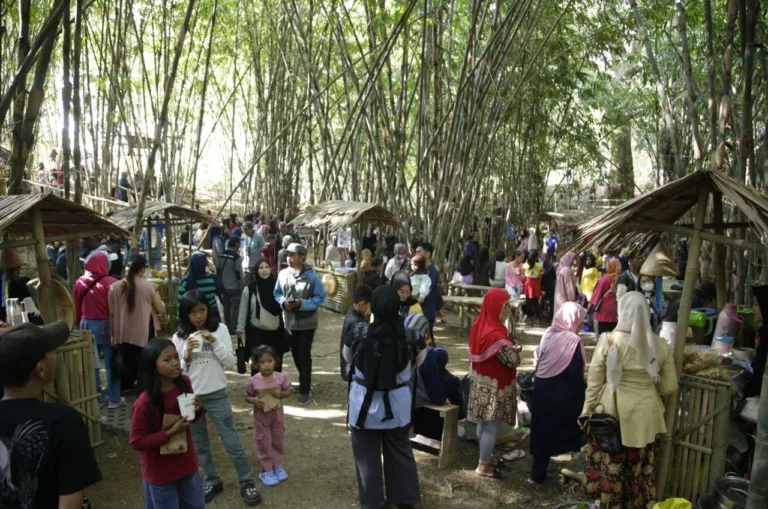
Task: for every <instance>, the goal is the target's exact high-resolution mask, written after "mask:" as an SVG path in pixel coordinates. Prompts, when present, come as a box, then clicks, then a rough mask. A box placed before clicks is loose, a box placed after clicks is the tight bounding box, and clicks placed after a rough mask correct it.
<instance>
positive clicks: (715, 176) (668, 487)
mask: <svg viewBox="0 0 768 509" xmlns="http://www.w3.org/2000/svg"><path fill="white" fill-rule="evenodd" d="M710 197H711V198H712V203H713V210H712V213H713V216H714V222H713V223H711V224H706V223H705V218H706V217H707V207H708V204H709V201H710ZM724 200H727V201H728V202H730V205H731V206H732V207H733V209H734V210H738V211H739V212H740V214H742V215H743V217H744V218H745V219H746V222H741V223H725V222H724V220H723V217H724V216H723V208H724ZM694 207H695V220H694V223H693V224H692V225H691V224H683V223H682V221H683V218H684V217H685V216H686V214H687V213H688V212H689V211H691V210H692V209H694ZM745 228H748V229H749V230H750V232H751V234H752V237H753V239H754V240H744V239H745V238H746V235H745V236H742V238H733V237H728V236H725V235H724V232H725V230H726V229H731V230H739V229H745ZM710 230H713V231H710ZM572 233H573V234H574V238H575V241H574V242H573V245H574V247H575V248H576V249H577V250H582V249H587V248H589V247H591V246H599V247H602V248H604V249H614V250H620V249H622V248H627V247H632V248H635V249H644V248H646V247H650V246H651V245H653V244H655V243H656V242H657V241H658V240H659V239H660V236H661V234H662V233H669V234H674V235H683V236H686V237H688V238H689V252H688V264H687V266H686V271H685V280H684V284H683V290H682V295H681V298H680V308H679V313H678V320H677V328H676V331H675V332H676V336H675V341H674V358H675V365H676V368H677V372H678V373H682V372H683V359H684V352H685V347H686V335H687V331H688V326H689V321H690V311H691V303H692V300H693V296H694V290H695V288H696V283H697V279H698V276H699V260H700V254H701V247H702V241H703V240H707V241H710V242H713V243H715V244H716V246H717V247H716V251H715V263H716V266H715V269H716V270H715V275H716V286H717V309H718V310H720V309H723V307H724V306H725V304H726V290H725V289H726V279H725V278H726V270H725V269H726V267H725V246H733V247H735V248H738V249H742V250H757V251H760V252H761V253H762V254H764V253H765V249H766V247H765V246H766V240H768V199H767V198H766V197H765V196H763V195H761V194H759V193H758V192H757V191H756V190H755V189H754V188H752V187H748V186H745V185H744V184H742V183H740V182H738V181H736V180H734V179H732V178H730V177H728V176H727V175H725V174H724V173H721V172H713V171H697V172H695V173H692V174H690V175H688V176H686V177H683V178H681V179H679V180H676V181H674V182H671V183H669V184H667V185H665V186H663V187H660V188H658V189H655V190H654V191H651V192H648V193H646V194H643V195H641V196H638V197H636V198H634V199H632V200H630V201H628V202H626V203H624V204H623V205H621V206H619V207H616V208H614V209H613V210H611V211H609V212H606V213H604V214H601V215H599V216H597V217H594V218H592V219H590V220H588V221H586V222H584V223H583V224H580V225H578V226H576V227H575V228H574V229H573V230H572ZM694 384H698V382H695V381H690V382H689V381H688V380H687V379H685V378H684V379H683V380H682V381H681V384H680V392H679V394H682V396H680V395H679V394H678V395H673V397H669V398H667V402H666V424H667V434H666V435H665V436H664V437H663V438H662V441H661V449H660V454H659V461H658V475H659V479H658V493H659V499H664V498H667V497H671V496H677V495H692V494H695V492H701V491H702V490H711V489H712V488H713V485H714V482H715V480H717V478H719V477H721V476H722V474H723V473H724V472H725V461H724V458H723V457H722V455H720V454H714V449H715V448H714V447H709V446H706V445H701V444H698V443H692V442H691V441H690V436H689V435H690V433H693V431H691V430H692V429H693V426H687V425H686V422H689V421H686V419H690V417H691V412H692V413H693V414H697V412H698V414H697V415H698V416H699V417H700V418H696V419H694V420H695V421H696V422H694V423H693V424H695V425H696V426H695V427H699V426H705V427H706V426H713V428H712V430H713V436H712V437H711V440H712V443H713V444H715V443H720V442H721V441H723V440H724V436H723V434H724V433H726V432H727V425H725V426H720V427H717V426H716V423H717V421H718V420H723V419H724V420H726V421H727V418H728V412H729V410H730V408H729V406H730V405H729V404H726V403H728V402H726V401H725V400H724V399H723V398H722V397H721V398H719V401H718V398H717V397H716V398H715V406H714V407H713V408H712V409H711V411H707V412H705V413H702V412H701V409H699V410H698V411H697V410H696V408H695V407H694V408H693V409H691V408H689V405H690V403H689V400H690V399H691V398H690V397H686V391H690V389H691V388H694V389H696V387H697V385H694ZM701 390H705V389H701ZM706 390H709V388H707V389H706ZM710 392H711V391H710ZM715 392H717V389H716V390H715ZM763 398H768V394H765V393H764V394H763ZM766 417H768V414H766ZM681 426H682V427H684V428H685V429H680V428H681ZM686 426H687V427H686ZM681 433H684V435H681ZM705 449H712V454H707V451H705ZM702 462H704V463H702ZM680 472H697V473H698V474H696V475H698V476H703V478H702V477H696V478H695V479H691V478H688V477H686V479H684V480H682V481H681V479H680V477H678V474H680ZM681 475H682V474H681ZM685 475H686V476H687V475H688V474H687V473H686V474H685ZM691 483H693V485H692V484H691ZM694 502H695V501H694Z"/></svg>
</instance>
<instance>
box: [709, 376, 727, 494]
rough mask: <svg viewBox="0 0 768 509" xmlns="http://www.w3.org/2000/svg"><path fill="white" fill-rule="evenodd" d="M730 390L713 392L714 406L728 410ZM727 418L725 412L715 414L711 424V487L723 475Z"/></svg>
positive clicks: (722, 388) (725, 388) (722, 387)
mask: <svg viewBox="0 0 768 509" xmlns="http://www.w3.org/2000/svg"><path fill="white" fill-rule="evenodd" d="M731 399H732V398H731V388H730V387H728V386H720V387H718V388H717V390H716V391H715V405H716V406H717V407H720V406H727V407H729V408H730V402H731ZM728 417H729V412H728V411H727V410H725V411H723V412H720V413H719V414H717V415H716V416H715V418H714V420H713V423H712V428H713V429H712V459H711V463H710V465H709V480H710V485H712V484H713V483H714V482H715V480H717V479H719V478H720V477H722V476H723V474H725V453H726V450H727V448H728V439H727V435H728Z"/></svg>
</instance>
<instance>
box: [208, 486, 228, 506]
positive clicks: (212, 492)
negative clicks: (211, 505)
mask: <svg viewBox="0 0 768 509" xmlns="http://www.w3.org/2000/svg"><path fill="white" fill-rule="evenodd" d="M222 491H224V485H223V484H221V483H219V484H206V485H205V486H204V487H203V496H204V497H205V503H206V504H207V503H208V502H210V501H211V500H213V497H215V496H216V495H218V494H219V493H221V492H222Z"/></svg>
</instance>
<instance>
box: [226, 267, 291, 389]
mask: <svg viewBox="0 0 768 509" xmlns="http://www.w3.org/2000/svg"><path fill="white" fill-rule="evenodd" d="M276 284H277V277H276V276H275V275H274V274H273V273H272V270H271V268H270V266H269V262H267V261H266V260H261V261H260V262H259V265H258V269H257V271H256V279H255V280H254V282H253V283H251V284H249V285H248V286H246V287H245V288H243V295H242V296H241V297H240V312H239V313H238V317H237V337H238V338H240V339H242V338H243V336H245V351H246V352H247V354H248V358H249V359H251V358H252V357H253V351H254V350H255V349H256V348H258V347H260V346H262V345H266V346H269V347H270V348H272V349H273V350H274V351H275V353H277V357H275V371H282V370H283V354H285V352H287V351H288V345H287V343H286V341H285V327H284V326H283V319H282V313H281V309H280V304H278V303H277V301H276V300H275V296H274V290H275V285H276ZM257 371H258V368H257V366H254V365H251V373H252V374H253V373H256V372H257Z"/></svg>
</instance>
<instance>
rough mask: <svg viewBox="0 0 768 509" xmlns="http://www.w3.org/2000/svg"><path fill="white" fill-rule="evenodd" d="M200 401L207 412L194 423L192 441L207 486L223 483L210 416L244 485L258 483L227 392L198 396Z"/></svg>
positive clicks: (241, 483)
mask: <svg viewBox="0 0 768 509" xmlns="http://www.w3.org/2000/svg"><path fill="white" fill-rule="evenodd" d="M198 396H200V402H201V403H202V404H203V409H204V410H205V413H204V414H203V416H202V417H201V418H200V419H199V420H198V421H197V422H195V423H193V424H192V438H193V439H194V440H195V449H197V457H198V458H200V466H202V467H203V473H204V474H205V483H206V484H209V485H212V486H213V485H217V484H221V477H220V476H219V472H218V471H217V470H216V464H215V463H214V462H213V455H212V454H211V444H210V442H209V440H208V426H207V422H206V421H207V417H210V418H211V420H212V421H213V425H214V426H215V427H216V431H217V432H218V433H219V438H221V441H222V442H223V443H224V449H225V450H226V451H227V454H228V455H229V459H230V460H232V465H234V467H235V470H237V476H238V478H239V481H240V485H241V486H242V485H243V484H246V483H253V482H255V480H254V477H253V468H251V463H250V462H249V461H248V455H247V454H246V453H245V449H244V448H243V444H242V443H241V442H240V437H238V436H237V430H235V421H234V419H233V418H232V405H230V404H229V398H227V391H226V390H225V389H222V390H220V391H216V392H212V393H210V394H198Z"/></svg>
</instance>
